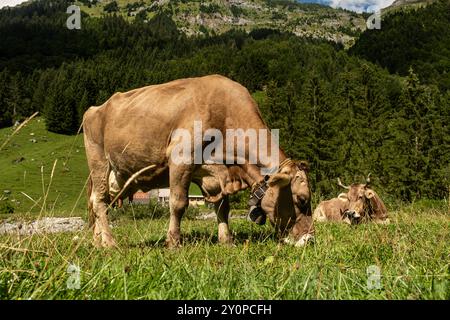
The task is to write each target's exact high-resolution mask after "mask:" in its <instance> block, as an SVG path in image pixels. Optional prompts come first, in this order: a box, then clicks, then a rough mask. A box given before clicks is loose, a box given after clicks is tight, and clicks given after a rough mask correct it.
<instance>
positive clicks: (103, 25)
mask: <svg viewBox="0 0 450 320" xmlns="http://www.w3.org/2000/svg"><path fill="white" fill-rule="evenodd" d="M37 3H39V2H37ZM2 13H3V12H1V11H0V31H1V30H3V29H2V28H4V27H5V26H6V27H8V21H10V20H14V19H12V18H9V19H6V18H5V17H4V16H2ZM11 14H12V13H11V12H8V15H11ZM57 15H58V13H55V15H54V16H53V15H49V17H48V18H47V16H46V15H44V14H43V15H41V16H39V15H37V16H36V15H28V16H27V15H25V14H22V15H19V14H18V18H17V19H19V20H20V21H21V22H20V24H21V25H23V26H24V27H23V28H24V30H27V29H28V28H30V26H29V25H28V24H34V25H39V24H40V23H41V22H42V24H43V25H46V24H47V25H50V26H53V27H54V28H56V25H58V24H59V23H61V21H62V19H61V17H60V18H56V16H57ZM39 21H41V22H39ZM53 27H52V28H53ZM59 28H61V25H59ZM83 28H84V29H82V30H84V31H82V32H83V34H85V35H86V36H87V37H88V38H87V39H88V40H86V42H85V40H83V37H82V36H80V34H81V33H79V34H78V35H75V36H73V37H68V35H67V34H66V33H67V32H72V33H73V32H75V33H76V32H79V31H73V30H72V31H61V33H62V34H63V35H64V37H68V38H67V39H68V41H70V45H67V46H63V47H62V48H59V47H55V49H52V48H47V49H48V50H50V51H51V50H60V51H54V52H53V51H52V53H53V54H55V56H52V57H48V56H46V55H45V54H43V53H42V52H44V51H45V50H47V49H46V48H44V47H41V46H45V44H46V43H49V42H47V41H43V42H42V45H40V44H39V43H40V42H37V41H36V42H33V45H35V46H36V48H35V51H34V52H35V53H36V55H34V53H33V52H31V51H29V49H27V48H26V46H24V47H20V46H18V48H17V50H18V51H17V52H18V54H17V55H12V54H9V55H8V54H6V55H5V52H6V49H5V48H3V46H2V49H1V50H2V51H1V54H2V55H1V59H0V63H1V65H2V69H0V70H1V71H0V88H1V91H0V108H1V110H0V111H1V112H0V125H1V126H9V125H11V124H12V123H13V122H14V121H16V120H21V119H23V118H24V117H26V116H28V115H30V114H31V113H33V112H34V111H40V112H41V114H42V115H43V116H44V117H45V121H46V125H47V128H48V130H50V131H53V132H57V133H64V134H75V133H76V132H77V131H78V129H79V127H80V124H81V119H82V116H83V113H84V111H85V110H86V109H87V108H89V107H90V106H93V105H100V104H102V103H104V102H105V101H106V100H107V99H108V98H109V97H110V96H111V95H112V94H113V93H115V92H117V91H121V92H124V91H127V90H131V89H133V88H138V87H142V86H145V85H149V84H157V83H164V82H167V81H170V80H173V79H178V78H184V77H191V76H200V75H206V74H212V73H219V74H222V75H225V76H228V77H230V78H232V79H234V80H236V81H238V82H240V83H241V84H243V85H244V86H246V87H247V88H248V89H249V90H250V91H251V92H253V93H255V97H256V98H257V100H258V102H259V105H260V108H261V111H262V114H263V117H264V118H265V120H266V122H267V123H268V125H269V127H271V128H279V129H280V142H281V147H282V148H283V149H284V150H285V151H286V152H287V153H288V154H289V155H290V156H291V157H292V158H296V159H306V160H308V161H309V162H310V164H311V175H310V176H311V183H312V187H313V190H315V191H317V192H319V193H320V194H323V195H325V196H329V195H330V194H336V191H337V187H336V182H335V181H336V178H337V177H338V176H340V177H341V178H342V179H343V180H344V182H345V183H351V182H358V181H363V180H362V179H363V177H364V176H366V175H367V174H368V173H369V172H371V173H372V177H373V181H374V184H375V186H376V187H377V190H379V191H380V192H381V193H384V194H389V195H390V196H392V197H393V198H394V197H395V198H400V199H403V200H408V201H411V200H414V199H419V198H445V197H446V196H447V195H448V192H449V186H450V181H449V177H450V164H449V163H450V150H449V146H450V128H449V119H450V108H449V107H450V91H449V90H445V89H443V88H442V87H439V86H437V85H434V84H424V83H421V80H420V77H419V76H418V75H417V74H416V72H415V70H414V69H409V72H408V74H407V76H406V77H400V76H397V75H391V74H389V73H388V71H386V70H383V69H382V68H380V67H378V66H376V65H374V64H372V63H371V62H368V61H366V60H364V59H362V58H359V57H356V56H351V55H348V54H347V52H345V51H344V50H343V49H342V48H339V47H337V46H335V45H333V44H330V43H325V42H320V41H317V40H307V39H300V38H298V37H295V36H293V35H290V34H281V33H279V32H274V31H272V30H255V31H253V32H251V33H250V34H247V33H245V32H243V31H230V32H228V33H226V34H223V35H220V36H202V37H198V38H186V37H185V36H183V35H181V34H179V33H178V31H177V30H176V26H175V25H174V23H173V21H172V20H171V19H170V17H168V16H167V15H165V14H162V13H161V14H158V15H156V16H155V18H154V19H153V20H152V21H150V22H149V23H143V22H141V21H135V22H133V23H129V22H126V21H125V20H124V19H122V18H120V17H116V16H114V15H108V16H105V17H102V18H84V19H83ZM50 29H51V28H50ZM63 29H64V28H63ZM35 30H37V31H36V32H38V33H39V32H41V31H39V30H43V29H39V28H37V27H36V28H35ZM45 30H46V31H42V32H41V33H40V36H42V37H44V38H45V39H47V40H48V39H49V38H51V36H52V35H54V34H53V33H52V32H49V33H47V32H48V30H49V29H45ZM0 34H2V35H3V33H2V32H0ZM11 37H12V38H14V36H11ZM18 37H19V36H18ZM56 38H57V36H56ZM9 41H12V40H9ZM91 42H93V43H95V45H94V46H92V47H91V48H90V49H89V48H86V50H84V46H86V45H88V46H89V45H91V44H92V43H91ZM8 50H9V49H8ZM26 56H30V59H31V60H32V61H34V60H40V63H38V64H37V66H36V67H34V68H32V65H30V64H28V63H27V62H26V63H24V64H23V63H22V62H23V61H27V59H26Z"/></svg>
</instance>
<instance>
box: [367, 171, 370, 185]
mask: <svg viewBox="0 0 450 320" xmlns="http://www.w3.org/2000/svg"><path fill="white" fill-rule="evenodd" d="M369 184H370V172H369V174H368V175H367V178H366V186H368V185H369Z"/></svg>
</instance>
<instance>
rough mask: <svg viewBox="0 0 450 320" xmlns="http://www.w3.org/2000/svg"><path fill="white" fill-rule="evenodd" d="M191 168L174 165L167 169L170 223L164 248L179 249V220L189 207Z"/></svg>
mask: <svg viewBox="0 0 450 320" xmlns="http://www.w3.org/2000/svg"><path fill="white" fill-rule="evenodd" d="M192 171H193V166H190V165H175V164H171V165H170V167H169V176H170V177H169V182H170V196H169V207H170V222H169V230H168V231H167V239H166V246H167V247H168V248H174V247H179V246H180V245H181V232H180V225H181V218H182V216H183V213H184V211H185V210H186V208H187V206H188V205H189V197H188V196H189V184H190V182H191V173H192Z"/></svg>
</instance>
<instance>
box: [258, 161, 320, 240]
mask: <svg viewBox="0 0 450 320" xmlns="http://www.w3.org/2000/svg"><path fill="white" fill-rule="evenodd" d="M307 173H308V166H307V164H306V162H294V161H287V162H286V163H285V165H282V166H281V167H280V169H279V171H278V172H277V173H276V174H273V175H272V176H270V178H269V179H268V181H267V185H268V189H267V191H266V193H265V195H264V197H263V198H262V201H261V208H262V209H263V210H264V212H266V213H267V215H268V217H269V220H270V222H271V223H272V225H274V226H275V228H276V229H277V231H278V232H280V233H281V234H282V235H284V234H288V237H287V238H286V242H289V243H293V244H295V245H297V246H301V245H304V244H306V243H307V242H308V240H310V239H311V240H312V239H313V238H314V228H313V222H312V216H311V191H310V187H309V180H308V176H307Z"/></svg>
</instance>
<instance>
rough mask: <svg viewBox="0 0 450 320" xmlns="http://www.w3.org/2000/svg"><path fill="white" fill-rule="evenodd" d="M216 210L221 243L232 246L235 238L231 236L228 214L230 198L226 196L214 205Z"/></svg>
mask: <svg viewBox="0 0 450 320" xmlns="http://www.w3.org/2000/svg"><path fill="white" fill-rule="evenodd" d="M214 209H215V211H216V215H217V224H218V232H219V242H220V243H223V244H232V243H233V237H232V236H231V232H230V229H229V227H228V214H229V212H230V201H229V200H228V196H225V197H223V199H222V200H220V201H218V202H216V203H214Z"/></svg>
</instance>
